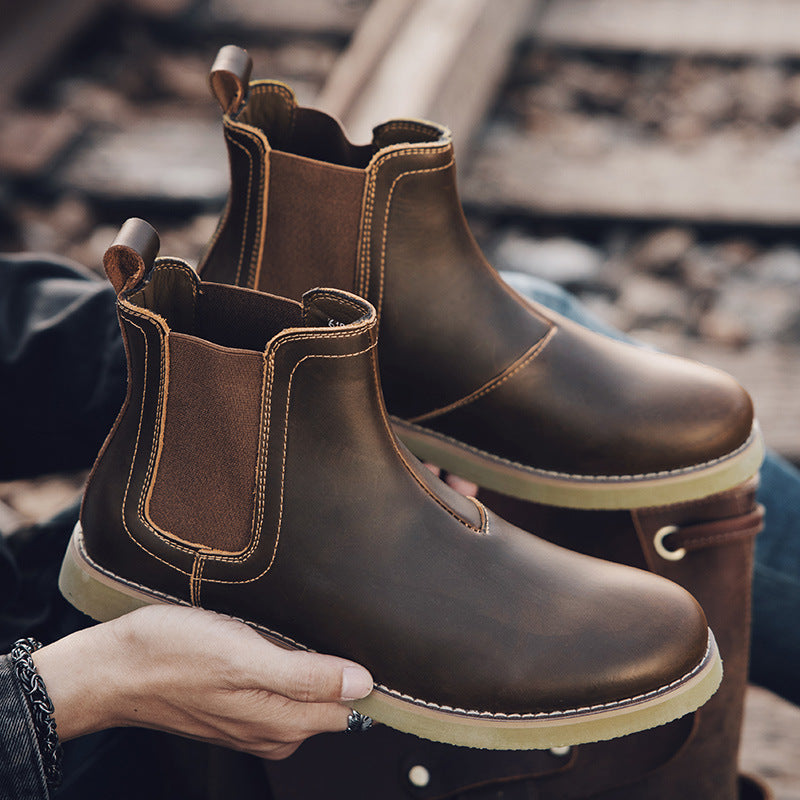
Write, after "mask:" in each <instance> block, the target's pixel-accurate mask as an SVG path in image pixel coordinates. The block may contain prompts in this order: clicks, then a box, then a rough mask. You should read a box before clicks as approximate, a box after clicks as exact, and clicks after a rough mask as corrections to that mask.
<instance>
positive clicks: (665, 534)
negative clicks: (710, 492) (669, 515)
mask: <svg viewBox="0 0 800 800" xmlns="http://www.w3.org/2000/svg"><path fill="white" fill-rule="evenodd" d="M763 526H764V507H763V506H761V505H758V506H756V508H755V509H753V510H752V511H750V512H749V513H747V514H742V515H740V516H737V517H730V518H727V519H720V520H712V521H710V522H698V523H696V524H694V525H663V526H662V527H660V528H659V529H658V530H657V531H656V532H655V534H654V535H653V547H654V549H655V551H656V553H658V555H659V556H661V558H663V559H664V560H665V561H680V560H681V559H682V558H684V556H686V554H687V553H689V552H691V551H693V550H703V549H704V548H706V547H717V546H721V545H725V544H729V543H731V542H736V541H740V540H742V539H749V538H751V537H753V536H756V535H757V534H758V533H759V531H760V530H761V528H762V527H763Z"/></svg>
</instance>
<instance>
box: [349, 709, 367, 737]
mask: <svg viewBox="0 0 800 800" xmlns="http://www.w3.org/2000/svg"><path fill="white" fill-rule="evenodd" d="M371 727H372V717H368V716H367V715H366V714H360V713H359V712H358V711H356V710H355V709H352V710H351V711H350V716H349V717H348V718H347V733H363V732H364V731H367V730H369V729H370V728H371Z"/></svg>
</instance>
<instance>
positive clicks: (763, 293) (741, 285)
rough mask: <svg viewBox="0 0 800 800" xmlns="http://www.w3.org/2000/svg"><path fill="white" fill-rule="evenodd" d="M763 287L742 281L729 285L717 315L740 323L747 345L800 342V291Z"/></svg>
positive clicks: (717, 304) (720, 299)
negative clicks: (746, 338)
mask: <svg viewBox="0 0 800 800" xmlns="http://www.w3.org/2000/svg"><path fill="white" fill-rule="evenodd" d="M787 289H788V287H786V286H776V285H772V286H770V285H764V284H760V283H755V282H753V281H752V280H746V279H744V278H741V277H736V278H732V279H731V280H729V281H727V282H726V284H725V286H724V288H723V290H722V291H721V292H720V294H719V297H718V298H717V300H716V303H715V304H714V311H715V313H719V314H723V315H725V316H727V317H730V318H734V319H738V320H739V321H740V322H741V324H742V325H743V327H744V328H745V330H746V331H747V337H748V341H750V342H768V341H777V342H784V343H792V342H797V341H800V287H795V288H794V290H793V291H789V290H787Z"/></svg>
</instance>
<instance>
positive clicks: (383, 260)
mask: <svg viewBox="0 0 800 800" xmlns="http://www.w3.org/2000/svg"><path fill="white" fill-rule="evenodd" d="M453 164H455V161H454V160H453V159H452V158H451V159H450V161H448V162H447V164H445V165H444V166H441V167H430V168H429V169H414V170H409V171H408V172H401V173H400V174H399V175H398V176H397V177H396V178H395V179H394V180H393V181H392V186H391V188H390V189H389V196H388V197H387V198H386V212H385V214H384V216H383V235H382V236H381V262H380V283H379V284H378V302H377V303H376V304H375V310H376V311H377V312H378V317H379V318H380V315H381V311H382V309H383V278H384V271H385V270H384V268H385V266H386V234H387V232H388V230H389V214H390V213H391V210H392V197H393V195H394V187H395V186H397V182H398V181H399V180H400V179H401V178H406V177H408V176H409V175H421V174H422V173H425V172H441V171H442V170H445V169H449V168H450V167H452V166H453Z"/></svg>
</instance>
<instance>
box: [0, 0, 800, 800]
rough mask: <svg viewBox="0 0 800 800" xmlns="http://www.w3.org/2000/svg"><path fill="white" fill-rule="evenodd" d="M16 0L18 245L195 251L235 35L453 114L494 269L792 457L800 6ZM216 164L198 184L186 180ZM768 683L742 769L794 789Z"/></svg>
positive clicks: (370, 117) (1, 492)
mask: <svg viewBox="0 0 800 800" xmlns="http://www.w3.org/2000/svg"><path fill="white" fill-rule="evenodd" d="M0 6H7V8H6V9H5V10H6V12H8V16H7V17H6V19H7V20H10V22H9V24H7V26H6V31H5V33H4V34H0V68H1V69H0V74H4V75H5V76H6V77H5V78H4V83H3V86H2V87H0V175H2V177H0V248H3V249H10V248H11V249H16V248H24V249H39V250H42V249H44V250H55V251H59V252H62V253H65V254H67V255H70V256H72V257H74V258H76V259H77V260H79V261H82V262H83V263H86V264H88V265H91V266H94V265H96V264H98V263H99V257H100V255H101V254H102V251H103V250H104V248H105V246H106V245H107V243H108V241H110V239H111V238H112V236H113V234H114V230H115V228H116V225H117V224H118V220H119V219H120V218H122V217H124V216H125V215H126V214H127V213H129V212H139V213H142V209H145V213H148V214H149V216H150V217H151V218H152V219H153V221H154V222H156V224H157V225H158V226H159V228H160V230H161V231H162V233H163V241H164V249H165V251H169V252H176V253H180V254H185V255H189V256H190V257H191V256H195V257H196V256H197V255H198V254H199V252H200V250H201V248H202V246H203V244H204V243H205V241H206V240H207V238H208V237H209V235H210V233H211V230H212V229H213V225H214V222H215V219H216V210H217V208H218V206H219V204H220V203H221V201H222V198H223V196H224V193H225V192H226V190H227V165H226V162H225V157H224V153H223V151H222V143H221V137H219V136H218V130H217V126H218V119H217V113H216V109H215V107H214V106H213V104H212V103H211V101H210V99H209V98H208V95H207V90H206V84H205V80H206V70H207V68H208V64H209V63H210V61H211V59H212V58H213V54H214V52H215V51H216V48H217V47H218V46H219V45H220V44H224V43H226V41H228V40H230V41H238V42H240V43H242V44H245V45H246V46H248V47H249V49H250V50H251V52H252V54H253V56H254V60H255V62H256V74H258V75H270V76H274V77H279V78H283V79H286V80H287V81H289V82H290V83H291V84H292V85H294V86H295V87H296V88H297V89H298V91H299V94H300V97H301V99H302V100H303V101H304V102H312V101H313V102H317V103H319V104H321V105H322V106H323V107H325V108H326V109H327V110H330V111H332V112H334V113H336V114H337V115H339V116H340V117H341V118H343V119H344V121H345V122H346V124H347V126H348V128H349V129H351V130H352V131H354V132H356V134H357V135H358V136H359V137H360V138H365V137H366V135H367V132H368V130H369V128H370V127H371V126H372V125H373V124H376V123H378V122H380V121H382V120H383V119H384V118H385V117H390V116H400V115H411V116H422V117H430V118H434V119H437V120H440V121H443V122H445V123H446V124H448V125H450V127H451V128H453V130H454V131H455V133H456V136H457V142H458V144H459V149H458V153H459V166H460V170H461V177H462V186H463V190H464V194H465V198H466V201H467V205H468V211H469V213H470V217H471V219H472V221H473V223H474V227H475V229H476V232H477V233H478V235H479V238H480V239H481V240H482V242H483V244H484V245H485V247H486V249H487V251H488V252H489V253H490V255H491V256H492V258H493V259H494V260H495V262H496V263H497V264H498V265H499V266H501V267H504V268H506V269H509V270H514V271H533V272H535V273H538V274H541V275H544V276H546V277H549V278H551V279H555V280H556V281H557V282H560V283H562V284H563V285H565V286H566V287H567V288H569V289H572V290H574V291H576V292H577V293H578V294H579V295H580V296H581V297H582V298H583V299H584V300H585V301H586V302H587V303H588V304H589V305H590V306H591V307H592V308H593V309H594V310H595V311H597V312H598V313H599V314H601V315H604V316H606V317H607V318H608V319H609V320H611V321H612V322H614V323H616V324H618V325H620V326H621V327H623V328H625V329H626V330H629V331H631V332H633V333H634V334H636V335H639V336H641V337H643V338H646V339H647V340H648V341H650V342H652V343H654V344H656V345H658V346H661V347H664V348H665V349H669V350H671V351H674V352H679V353H683V354H686V355H689V356H691V357H694V358H697V359H699V360H702V361H705V362H708V363H712V364H716V365H718V366H720V367H722V368H724V369H726V370H727V371H729V372H731V373H732V374H734V375H736V376H737V377H738V378H739V379H740V380H741V381H742V383H744V385H745V386H747V387H748V388H749V389H750V391H751V393H752V394H753V396H754V397H755V400H756V405H757V408H758V411H759V416H760V418H761V421H762V425H763V427H764V429H765V433H766V436H767V440H768V442H769V444H770V445H771V446H772V447H773V448H775V449H777V450H778V451H779V452H781V453H782V454H784V455H785V456H787V457H788V458H790V459H792V460H794V461H796V462H798V463H800V413H798V409H797V403H796V398H797V397H798V396H800V371H798V369H797V364H798V363H800V237H798V233H797V230H798V227H797V226H798V223H800V37H797V36H796V30H797V27H798V25H797V22H800V6H798V5H797V4H796V3H794V2H792V0H593V2H588V1H587V0H503V9H504V13H503V14H502V15H500V14H497V13H496V7H497V2H496V0H373V2H372V3H369V2H368V0H331V1H330V2H328V1H327V0H313V2H309V3H302V4H301V3H297V2H295V0H270V2H261V0H258V1H257V0H235V2H221V0H127V2H116V3H114V2H110V0H106V1H105V2H101V0H91V2H90V0H82V1H81V2H80V3H76V2H74V1H73V2H70V3H65V2H60V3H56V2H51V3H48V4H45V3H43V2H32V3H30V4H26V6H25V7H21V6H19V4H10V3H8V2H6V3H0ZM45 6H47V8H48V10H47V14H49V15H50V16H49V17H48V19H49V20H50V22H51V23H52V24H50V25H48V26H46V28H47V30H49V31H51V34H50V38H49V39H47V40H46V41H40V39H39V38H37V37H38V36H40V34H41V30H42V27H41V25H40V24H39V23H40V22H41V20H40V17H41V14H42V13H44V12H43V8H44V7H45ZM12 11H13V12H14V13H13V14H12V13H11V12H12ZM73 11H74V12H75V13H71V12H73ZM78 11H80V13H77V12H78ZM37 15H38V16H37ZM59 15H61V16H59ZM59 19H62V22H61V23H59V22H58V20H59ZM37 20H38V22H37ZM123 23H124V24H123ZM421 42H422V45H421V44H420V43H421ZM4 59H5V60H4ZM4 64H5V65H6V67H5V68H2V67H3V65H4ZM156 125H160V126H162V127H161V128H160V129H159V130H161V131H162V133H161V134H159V135H158V136H153V132H154V130H156V128H155V126H156ZM171 137H177V138H178V139H179V140H180V141H181V142H182V146H181V147H180V148H176V146H175V144H174V142H173V141H172V140H171ZM143 152H144V153H146V158H145V161H142V153H143ZM176 152H177V153H178V155H180V154H181V153H182V154H183V155H185V156H186V159H185V160H184V161H181V160H180V159H179V158H178V157H177V156H176ZM198 161H203V162H204V163H206V164H207V165H209V169H208V171H207V174H206V175H205V182H204V183H202V184H199V183H198V182H196V181H195V183H194V184H191V185H189V184H185V183H182V182H181V176H182V175H185V174H188V173H189V172H191V169H190V166H189V165H190V164H196V163H198ZM144 169H150V170H152V172H151V175H154V176H156V178H150V179H145V180H143V179H142V176H143V170H144ZM164 176H166V177H167V179H166V180H158V179H157V178H163V177H164ZM176 186H179V187H180V190H179V191H176V190H175V187H176ZM517 279H518V280H524V277H523V278H519V277H518V278H517ZM33 491H34V488H33V487H31V486H25V485H17V486H16V487H15V486H11V485H8V484H6V485H0V500H3V499H4V500H5V501H6V502H7V504H8V506H7V508H6V509H5V512H8V513H5V512H4V510H3V508H2V507H0V528H2V527H5V528H6V529H8V528H9V527H10V526H13V525H17V524H20V522H21V521H24V520H25V519H29V518H30V513H29V512H28V511H27V510H26V509H28V508H29V506H26V505H25V503H20V504H18V505H19V507H18V508H14V505H15V498H17V499H18V500H19V498H21V497H23V496H26V497H31V496H32V494H31V493H32V492H33ZM35 491H36V492H42V491H43V489H42V485H41V484H40V483H37V484H36V486H35ZM44 491H45V494H46V489H45V490H44ZM53 491H54V492H63V491H64V483H63V481H62V482H61V483H59V484H57V485H54V488H53ZM20 510H22V511H23V513H22V514H20ZM753 697H754V698H755V699H753V701H752V703H751V704H750V715H751V716H750V718H749V719H750V721H749V722H748V725H747V726H746V729H745V747H744V752H745V761H746V764H747V766H748V767H750V768H751V769H753V770H754V771H757V772H758V771H761V772H764V771H765V770H767V771H768V774H769V775H770V776H771V777H770V780H771V781H772V783H773V785H774V788H775V790H776V793H777V795H776V796H777V800H798V798H800V769H799V768H798V766H797V763H798V755H800V741H798V739H797V738H796V737H795V738H791V736H790V735H788V734H787V731H789V730H790V728H792V727H793V729H794V730H800V725H798V724H797V723H798V716H797V713H796V709H792V708H788V709H787V707H785V706H780V705H779V706H776V707H774V709H773V706H771V705H770V703H771V702H772V701H771V700H770V699H769V698H764V697H763V696H761V695H759V696H756V695H754V696H753ZM770 725H772V727H770ZM748 732H752V735H751V734H749V733H748ZM765 742H771V744H770V745H769V747H765Z"/></svg>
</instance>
